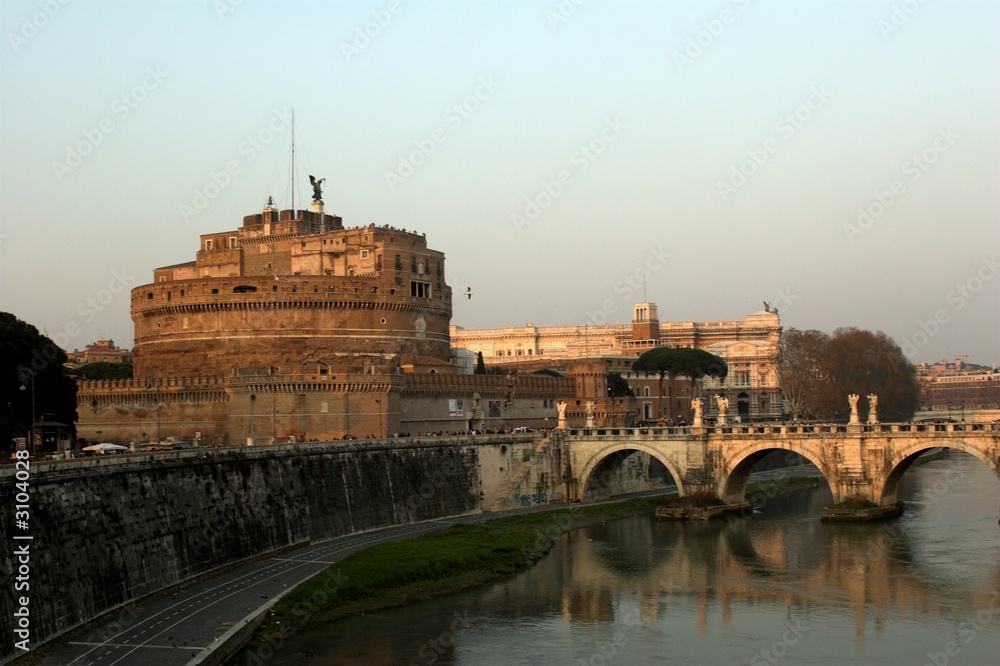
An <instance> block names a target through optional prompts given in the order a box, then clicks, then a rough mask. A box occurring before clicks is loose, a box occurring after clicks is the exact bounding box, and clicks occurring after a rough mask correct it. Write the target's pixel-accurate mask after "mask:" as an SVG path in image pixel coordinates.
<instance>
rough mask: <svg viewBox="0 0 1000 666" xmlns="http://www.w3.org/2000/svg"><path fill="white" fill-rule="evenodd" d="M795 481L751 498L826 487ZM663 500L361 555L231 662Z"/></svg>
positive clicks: (454, 587) (298, 596)
mask: <svg viewBox="0 0 1000 666" xmlns="http://www.w3.org/2000/svg"><path fill="white" fill-rule="evenodd" d="M821 481H822V480H821V479H819V478H805V477H794V478H791V479H779V480H775V481H765V482H761V483H754V484H749V485H748V486H747V490H746V495H747V497H748V498H758V497H761V496H763V497H774V496H776V495H779V494H784V493H790V492H794V491H796V490H800V489H803V488H810V487H815V486H817V485H819V483H820V482H821ZM665 497H676V495H668V496H664V495H660V496H656V497H644V498H637V499H631V500H624V501H621V502H611V503H606V504H586V505H585V504H576V505H573V506H570V507H567V508H559V509H553V510H550V511H543V512H538V513H530V514H521V515H514V516H504V517H498V518H494V519H491V520H489V521H487V522H484V523H475V524H460V525H453V526H451V527H449V528H446V529H443V530H441V531H438V532H433V533H431V534H427V535H424V536H421V537H418V538H416V539H411V540H408V541H402V542H393V543H385V544H380V545H378V546H373V547H371V548H368V549H367V550H364V551H362V552H360V553H355V554H354V555H351V556H349V557H347V558H345V559H343V560H341V561H340V562H337V563H336V564H333V565H331V566H330V567H329V568H328V569H327V570H326V571H325V572H322V573H320V574H318V575H316V576H315V577H313V578H311V579H310V580H307V581H306V582H304V583H302V584H301V585H299V586H298V587H297V588H295V589H294V590H292V591H291V592H289V593H288V594H287V595H285V596H284V597H283V598H282V599H281V601H279V602H278V603H277V604H275V606H274V607H273V608H272V609H271V610H270V611H269V612H268V613H267V616H266V617H265V618H264V619H263V621H262V622H261V624H260V626H259V627H258V628H257V629H256V630H255V631H254V632H253V636H252V638H251V639H250V641H249V643H248V644H247V645H246V646H245V647H244V648H243V649H242V650H241V651H240V652H239V653H238V654H237V656H236V657H235V659H234V660H232V661H231V663H240V664H242V663H247V662H248V660H251V659H252V657H253V656H254V655H258V654H260V652H261V651H265V652H266V651H270V649H271V648H272V647H277V646H278V645H280V643H281V642H283V641H284V639H285V638H288V637H289V636H291V635H293V634H294V633H296V632H298V631H301V630H303V629H308V628H311V627H315V626H319V625H323V624H329V623H331V622H334V621H336V620H339V619H342V618H345V617H349V616H352V615H358V614H363V613H368V612H373V611H377V610H382V609H386V608H392V607H395V606H401V605H404V604H409V603H413V602H415V601H421V600H424V599H431V598H434V597H439V596H444V595H448V594H453V593H455V592H460V591H463V590H468V589H471V588H474V587H479V586H482V585H484V584H486V583H489V582H492V581H494V580H497V579H500V578H502V577H505V576H509V575H511V574H513V573H516V572H518V571H520V570H523V569H525V568H527V567H530V566H531V565H532V564H534V563H535V562H536V561H537V560H538V559H540V558H541V557H543V556H544V555H545V554H546V553H547V552H548V551H549V549H551V547H552V545H553V544H554V543H555V540H556V539H557V538H558V537H560V536H561V535H562V534H563V533H565V532H568V531H570V530H574V529H578V528H581V527H586V526H587V525H591V524H593V523H596V522H600V521H604V520H612V519H615V518H623V517H627V516H631V515H635V514H639V513H644V512H653V511H654V510H655V508H656V507H657V506H659V505H660V504H662V503H663V501H664V499H665Z"/></svg>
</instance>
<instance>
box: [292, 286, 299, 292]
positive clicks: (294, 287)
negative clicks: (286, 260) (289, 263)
mask: <svg viewBox="0 0 1000 666" xmlns="http://www.w3.org/2000/svg"><path fill="white" fill-rule="evenodd" d="M298 290H299V285H297V284H293V285H292V293H293V294H294V293H295V292H297V291H298Z"/></svg>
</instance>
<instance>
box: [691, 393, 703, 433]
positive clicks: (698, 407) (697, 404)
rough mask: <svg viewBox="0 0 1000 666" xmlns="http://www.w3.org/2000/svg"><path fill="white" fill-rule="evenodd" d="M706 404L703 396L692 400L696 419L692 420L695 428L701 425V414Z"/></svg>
mask: <svg viewBox="0 0 1000 666" xmlns="http://www.w3.org/2000/svg"><path fill="white" fill-rule="evenodd" d="M704 406H705V401H704V400H702V399H701V398H694V399H693V400H691V408H692V409H693V410H694V419H693V420H692V422H691V425H692V426H693V427H695V428H700V427H701V416H702V410H703V409H704Z"/></svg>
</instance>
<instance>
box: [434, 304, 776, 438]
mask: <svg viewBox="0 0 1000 666" xmlns="http://www.w3.org/2000/svg"><path fill="white" fill-rule="evenodd" d="M780 340H781V322H780V320H779V319H778V315H777V314H776V313H774V312H770V311H766V310H764V311H760V312H755V313H753V314H749V315H747V316H745V317H744V318H743V319H742V320H738V321H712V322H690V321H688V322H661V321H660V320H659V316H658V313H657V307H656V304H655V303H648V302H647V303H637V304H636V305H635V307H634V308H633V317H632V323H631V324H606V325H598V326H592V325H589V324H582V325H574V326H536V325H535V324H533V323H528V324H525V325H524V326H521V327H504V328H492V329H463V328H461V327H459V326H454V325H453V326H452V327H451V342H452V346H453V347H456V348H459V349H461V350H465V351H466V352H467V353H471V354H472V355H475V354H476V353H478V352H482V354H483V360H484V361H485V362H486V363H487V364H488V365H493V366H501V367H508V368H525V369H537V368H541V367H552V368H561V367H563V366H564V365H565V364H566V363H567V362H568V361H573V360H576V359H581V358H593V357H602V358H604V359H606V360H608V361H609V364H610V370H611V371H612V372H621V373H622V376H623V377H625V379H626V380H627V381H628V382H629V385H630V386H631V388H632V390H633V392H634V393H635V394H636V398H637V400H638V409H639V415H638V418H639V419H640V420H659V419H663V420H667V419H672V420H673V421H674V422H677V421H678V420H679V419H681V418H684V419H686V420H690V400H691V398H692V397H698V396H699V395H700V396H701V397H703V398H704V399H705V403H704V404H705V412H704V415H705V417H706V418H715V417H716V416H717V415H718V408H717V405H716V401H715V397H714V396H716V395H719V396H722V397H725V398H727V399H728V400H729V409H728V411H727V415H728V416H729V418H730V419H736V418H737V417H739V418H740V420H767V419H778V418H781V416H782V414H783V409H784V407H783V401H782V397H781V387H780V385H779V383H778V350H779V343H780ZM657 347H688V348H693V349H703V350H705V351H708V352H711V353H713V354H716V355H718V356H720V357H722V358H723V359H724V360H725V361H726V363H727V364H728V366H729V375H728V377H727V378H726V379H725V381H723V382H718V381H716V380H713V379H711V378H705V379H704V381H703V382H697V383H695V385H694V386H692V385H691V382H690V381H689V380H687V378H683V377H681V378H677V379H676V380H675V381H674V382H667V383H666V384H665V386H664V388H662V389H661V390H660V392H662V393H667V392H669V395H660V396H657V395H655V393H654V394H653V395H647V393H648V392H651V387H658V383H659V378H658V377H657V376H656V375H655V374H653V373H649V374H648V375H647V374H646V373H631V372H630V368H631V364H632V362H633V361H635V359H637V358H638V357H639V356H641V355H642V354H643V353H644V352H646V351H649V350H651V349H655V348H657ZM616 361H617V362H616ZM650 382H652V383H650ZM652 390H653V391H655V390H656V388H653V389H652ZM664 398H667V400H666V404H664ZM671 401H672V402H671ZM678 401H679V402H678Z"/></svg>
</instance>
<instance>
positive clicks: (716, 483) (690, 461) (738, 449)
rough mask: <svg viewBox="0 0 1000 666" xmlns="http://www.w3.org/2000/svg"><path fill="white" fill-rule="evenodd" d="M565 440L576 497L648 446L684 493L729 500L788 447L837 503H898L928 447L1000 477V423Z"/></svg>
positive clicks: (801, 426)
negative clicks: (615, 461)
mask: <svg viewBox="0 0 1000 666" xmlns="http://www.w3.org/2000/svg"><path fill="white" fill-rule="evenodd" d="M563 443H564V446H565V447H566V449H567V453H568V458H569V460H570V466H569V474H568V477H571V478H572V480H573V481H574V482H576V484H577V490H576V493H575V497H577V498H579V499H587V498H590V497H591V496H592V493H591V491H592V490H595V491H596V487H595V488H589V487H588V483H589V482H590V478H591V476H592V475H593V474H595V473H598V474H602V473H605V472H606V471H607V465H608V464H610V463H607V462H605V461H610V460H611V456H617V457H618V458H623V456H625V457H627V456H628V455H629V453H628V452H629V451H641V452H645V453H646V454H649V455H650V456H652V457H655V458H656V459H657V460H659V461H660V462H662V463H663V464H664V466H666V468H667V470H668V471H669V472H670V474H671V476H672V477H673V478H674V480H675V481H676V483H677V486H678V491H679V492H680V494H682V495H684V494H687V493H689V492H692V491H694V490H696V489H700V490H714V491H715V493H716V494H717V495H718V496H719V497H721V498H722V499H723V500H725V501H726V502H727V503H737V502H740V501H742V500H743V498H744V492H745V488H746V481H747V478H748V477H749V474H750V472H751V470H752V469H753V466H754V465H755V464H756V462H757V461H758V460H760V459H761V458H762V457H763V456H764V455H766V454H767V453H768V452H770V451H774V450H786V451H790V452H793V453H796V454H798V455H800V456H803V457H805V458H806V459H807V460H809V461H811V462H812V463H813V464H815V465H816V466H817V467H818V468H819V469H820V471H821V473H822V475H823V477H824V478H825V479H826V481H827V483H828V484H829V485H830V489H831V491H832V492H833V496H834V501H835V502H840V501H844V500H847V499H855V498H858V499H864V500H868V501H871V502H874V503H875V504H879V505H886V504H892V503H895V501H896V486H897V483H898V481H899V479H900V477H901V476H902V474H903V473H905V471H906V469H907V468H908V467H909V466H910V465H911V464H912V463H913V461H914V460H916V459H917V458H918V457H919V456H920V455H922V454H923V453H925V452H927V451H929V450H932V449H935V448H951V449H955V450H958V451H964V452H966V453H969V454H971V455H973V456H975V457H977V458H979V459H980V460H982V461H983V462H984V463H986V465H988V466H989V467H990V469H992V470H993V471H994V472H995V473H996V474H997V475H998V476H1000V423H983V422H974V423H927V422H906V423H874V424H845V423H766V424H765V423H750V424H732V425H723V426H711V427H693V426H684V427H672V428H671V427H638V428H571V429H568V430H566V431H564V435H563Z"/></svg>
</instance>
